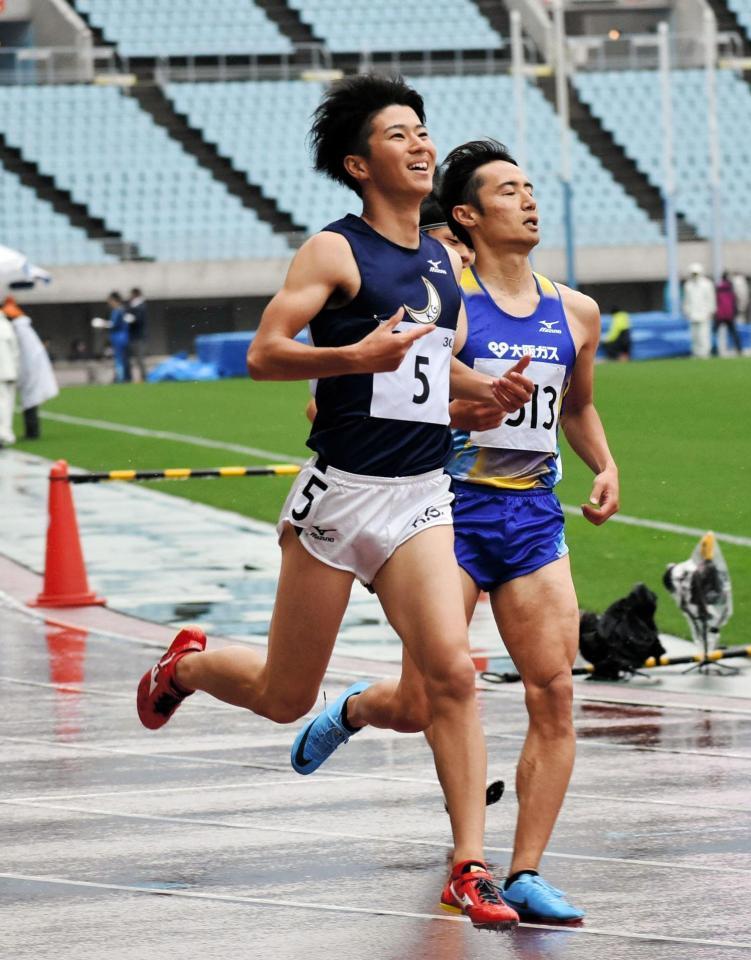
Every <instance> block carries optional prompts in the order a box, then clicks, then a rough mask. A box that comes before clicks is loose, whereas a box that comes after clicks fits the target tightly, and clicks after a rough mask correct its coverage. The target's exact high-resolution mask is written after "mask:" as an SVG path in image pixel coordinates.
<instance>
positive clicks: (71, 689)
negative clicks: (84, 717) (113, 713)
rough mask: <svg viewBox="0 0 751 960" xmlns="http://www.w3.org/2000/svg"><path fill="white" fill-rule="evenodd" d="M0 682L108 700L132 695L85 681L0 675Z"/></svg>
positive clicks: (131, 697)
mask: <svg viewBox="0 0 751 960" xmlns="http://www.w3.org/2000/svg"><path fill="white" fill-rule="evenodd" d="M0 683H10V684H15V685H16V686H19V687H42V688H43V689H45V690H57V691H59V692H60V693H80V694H85V695H86V696H92V697H106V698H107V699H108V700H109V699H110V698H115V699H120V700H132V699H133V695H132V694H130V693H121V692H119V691H117V690H108V689H105V688H104V687H92V686H91V684H90V683H86V684H85V685H84V684H83V683H81V684H78V683H42V681H41V680H18V679H16V677H0Z"/></svg>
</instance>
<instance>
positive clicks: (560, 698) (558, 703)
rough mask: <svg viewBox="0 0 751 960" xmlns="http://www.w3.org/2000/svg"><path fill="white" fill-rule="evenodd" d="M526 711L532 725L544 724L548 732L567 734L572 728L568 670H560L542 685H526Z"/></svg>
mask: <svg viewBox="0 0 751 960" xmlns="http://www.w3.org/2000/svg"><path fill="white" fill-rule="evenodd" d="M525 697H526V703H527V710H528V711H529V717H530V720H531V721H532V722H533V723H540V724H544V726H545V727H546V728H547V729H548V732H549V733H551V734H553V735H555V734H559V735H560V734H562V733H568V732H570V730H571V729H572V727H573V718H572V713H571V707H572V704H573V700H574V684H573V679H572V677H571V672H570V670H561V671H560V672H558V673H556V674H554V675H553V676H552V677H551V678H550V679H549V680H547V681H545V682H543V683H529V682H528V683H527V684H526V690H525Z"/></svg>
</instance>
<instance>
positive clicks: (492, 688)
mask: <svg viewBox="0 0 751 960" xmlns="http://www.w3.org/2000/svg"><path fill="white" fill-rule="evenodd" d="M477 689H478V691H479V692H480V693H500V694H506V695H507V696H515V697H517V698H518V699H521V698H522V697H523V695H524V688H523V687H522V686H521V684H513V683H489V682H488V681H487V680H480V679H479V678H478V682H477ZM715 695H716V694H715ZM735 699H739V700H740V699H745V698H742V697H736V698H735ZM574 700H575V701H576V702H577V703H606V704H610V705H612V706H617V707H639V708H640V709H644V708H645V707H646V708H648V709H649V708H654V709H655V710H686V711H689V712H690V711H693V712H698V713H727V714H729V715H731V716H741V717H751V708H745V709H744V708H743V707H719V706H714V705H713V704H711V705H710V704H701V703H676V702H675V701H674V700H649V701H647V700H629V699H627V698H621V697H612V696H611V697H604V696H603V697H598V696H594V695H592V694H585V693H574Z"/></svg>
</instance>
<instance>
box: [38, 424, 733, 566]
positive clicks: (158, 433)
mask: <svg viewBox="0 0 751 960" xmlns="http://www.w3.org/2000/svg"><path fill="white" fill-rule="evenodd" d="M42 416H43V417H45V418H47V419H48V420H57V421H59V422H60V423H70V424H73V425H75V426H81V427H92V428H94V429H96V430H110V431H112V432H114V433H129V434H131V435H133V436H135V437H152V438H154V439H158V440H176V441H178V442H180V443H187V444H191V445H192V446H195V447H208V448H211V449H213V450H228V451H231V452H232V453H245V454H247V455H248V456H252V457H260V458H262V459H271V460H273V461H276V462H277V463H278V462H281V461H288V462H289V463H298V464H302V463H305V462H306V459H307V458H303V457H291V456H289V455H288V454H286V453H279V452H277V451H274V450H262V449H260V448H258V447H245V446H242V445H241V444H238V443H225V442H222V441H219V440H208V439H207V438H206V437H196V436H193V435H192V434H187V433H171V432H170V431H168V430H149V429H147V428H145V427H134V426H130V425H128V424H125V423H116V422H113V421H111V420H91V419H89V418H87V417H74V416H71V415H70V414H67V413H47V412H44V411H43V412H42ZM562 506H563V511H564V513H568V514H570V515H572V516H581V508H580V507H577V506H574V505H572V504H563V505H562ZM609 522H610V523H625V524H627V525H629V526H632V527H646V528H648V529H650V530H662V531H663V532H665V533H676V534H680V535H682V536H690V537H703V536H704V534H705V533H706V532H707V531H706V530H705V529H700V528H699V527H684V526H682V525H681V524H678V523H665V522H663V521H661V520H644V519H642V518H641V517H630V516H627V515H626V514H622V513H617V514H615V515H614V516H612V517H611V518H610V520H609ZM715 536H716V537H717V539H718V540H721V541H723V542H724V543H732V544H734V545H735V546H738V547H751V537H739V536H736V535H735V534H732V533H715Z"/></svg>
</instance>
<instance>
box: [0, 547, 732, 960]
mask: <svg viewBox="0 0 751 960" xmlns="http://www.w3.org/2000/svg"><path fill="white" fill-rule="evenodd" d="M0 575H2V578H3V582H4V584H5V585H6V586H7V585H8V583H9V582H10V585H11V587H12V589H11V590H10V591H9V593H8V592H6V594H5V598H4V600H3V601H2V602H0V654H1V655H2V668H1V669H0V695H1V696H2V707H3V710H2V717H3V719H2V724H1V725H0V731H1V732H0V759H1V761H2V772H3V776H2V787H1V788H0V807H1V808H2V820H1V821H0V822H1V824H2V826H0V835H2V850H3V858H2V866H1V867H0V917H1V918H2V933H0V938H1V939H2V950H1V951H0V955H1V956H2V957H3V958H6V957H7V958H8V960H27V958H28V960H31V958H34V960H45V958H48V957H49V958H53V957H55V958H64V960H89V958H91V960H93V958H96V960H102V958H106V960H121V958H128V960H130V958H133V960H140V958H152V957H161V958H170V960H183V958H185V960H188V958H190V960H195V958H202V960H214V958H217V960H218V958H222V960H224V958H228V957H247V958H260V957H269V958H274V960H324V958H326V960H329V958H334V960H338V958H341V960H475V958H478V960H479V958H485V957H489V956H492V957H495V958H504V960H505V958H515V960H538V958H552V960H589V958H598V960H600V958H602V957H605V958H612V960H618V958H626V957H628V958H629V960H662V958H670V960H673V958H685V960H715V958H728V960H734V958H749V960H751V908H750V907H749V904H751V801H750V800H749V780H750V779H751V700H746V699H743V698H742V697H737V696H735V697H729V696H720V695H718V694H716V693H706V694H704V695H703V694H701V693H700V692H697V689H693V690H692V691H691V692H685V691H675V690H671V691H666V690H664V689H662V688H656V687H653V686H646V687H632V686H630V685H626V684H620V685H595V684H592V683H589V682H581V683H578V684H577V688H576V691H577V701H576V707H575V716H576V725H577V730H578V735H579V748H578V759H577V766H576V771H575V774H574V778H573V781H572V784H571V789H570V793H569V796H568V799H567V802H566V805H565V807H564V810H563V813H562V816H561V819H560V822H559V825H558V827H557V830H556V833H555V835H554V838H553V841H552V843H551V847H550V851H549V853H548V854H547V856H546V858H545V862H544V874H545V876H546V878H547V879H548V880H550V881H551V882H552V883H554V884H556V885H560V886H563V887H565V889H566V890H567V892H568V893H569V895H570V897H571V899H572V900H573V902H575V903H577V904H580V905H581V906H583V907H584V908H585V909H586V910H587V920H586V923H585V925H584V926H583V927H582V928H580V929H575V930H558V929H546V928H535V927H530V926H522V927H520V928H519V929H518V930H516V931H515V932H513V933H503V934H502V933H487V932H480V931H477V930H475V929H474V928H472V926H471V925H470V924H469V923H468V922H466V921H465V920H463V919H461V918H455V917H451V916H449V915H447V914H443V913H441V912H440V911H439V910H438V908H437V903H438V898H439V896H440V891H441V888H442V885H443V883H444V880H445V876H446V870H447V856H448V854H449V851H450V836H449V830H448V818H447V817H446V815H445V813H444V810H443V804H442V798H441V794H440V790H439V788H438V785H437V783H436V779H435V774H434V771H433V767H432V763H431V757H430V754H429V752H428V750H427V748H426V746H425V744H424V742H423V740H422V737H421V736H404V735H396V734H390V733H388V732H383V731H372V730H368V731H366V732H365V733H363V734H362V735H361V736H359V737H358V738H356V739H355V740H353V741H352V742H351V743H350V744H349V745H348V746H347V747H345V748H343V749H342V750H341V751H339V752H338V753H337V754H336V756H335V757H334V758H333V759H332V761H331V762H330V764H328V766H327V768H326V769H324V770H321V771H320V772H319V773H317V774H315V775H313V776H311V777H309V778H304V777H300V776H297V775H296V774H295V773H294V772H293V771H292V769H291V767H290V766H289V759H288V756H289V746H290V743H291V741H292V739H293V736H294V731H295V729H296V727H297V725H294V726H291V727H274V726H273V725H272V724H270V723H268V722H266V721H263V720H260V719H258V718H255V717H254V716H252V715H250V714H246V713H244V712H242V711H240V710H237V709H234V708H232V707H228V706H224V705H222V704H219V703H217V702H216V701H212V700H211V699H210V698H209V697H207V696H204V695H202V694H197V695H196V696H195V697H193V698H192V699H191V700H189V701H187V703H186V704H185V706H184V707H183V708H181V709H180V710H179V711H178V713H177V714H176V715H175V717H174V718H173V720H172V722H171V723H170V724H169V725H168V726H167V727H165V728H164V729H163V730H162V731H160V732H159V733H151V732H149V731H147V730H145V729H143V728H142V727H141V726H140V724H139V722H138V719H137V717H136V713H135V708H134V694H135V686H136V683H137V681H138V679H139V677H140V676H141V674H142V672H143V671H144V670H145V669H146V668H147V667H148V666H149V665H150V664H151V663H152V662H153V661H154V659H155V653H156V652H157V651H158V650H159V649H161V648H162V647H163V645H164V639H165V637H169V636H170V635H171V631H170V630H168V629H167V628H163V627H158V626H155V625H150V624H147V623H144V622H138V621H134V620H133V619H132V618H126V617H123V616H121V615H119V614H115V613H111V612H109V611H106V610H94V609H89V610H85V611H72V612H66V611H58V612H56V613H55V614H54V616H55V617H59V618H60V619H59V622H60V623H64V622H70V623H71V624H77V625H78V626H79V627H84V628H86V629H75V630H74V629H66V628H64V627H62V626H60V625H57V626H55V625H49V624H45V623H44V622H43V620H42V619H41V618H40V615H39V614H38V613H37V614H35V615H33V614H30V613H29V612H26V611H24V610H23V609H22V608H21V606H20V605H18V604H17V603H16V602H14V601H13V600H12V599H11V598H10V595H13V594H14V593H15V594H16V595H17V596H21V595H22V594H23V593H24V591H26V593H29V591H31V592H30V593H29V595H33V592H34V588H35V586H36V581H35V579H34V575H32V574H30V573H28V572H27V571H24V570H21V569H20V568H17V567H14V566H12V565H9V564H7V563H6V564H5V565H4V566H3V565H2V564H0ZM9 594H10V595H9ZM393 669H394V667H393V666H392V665H390V664H384V663H382V662H381V663H377V662H374V661H373V662H369V661H366V660H355V659H348V658H346V657H343V656H342V657H337V658H335V660H334V662H333V663H332V672H331V674H330V676H329V678H328V680H327V683H326V690H327V694H328V695H329V696H330V697H333V696H335V695H336V694H337V693H338V692H339V691H340V690H341V689H342V687H343V686H344V685H346V684H348V683H350V682H351V681H352V680H353V679H354V678H356V677H359V676H368V675H376V674H377V675H383V674H384V673H385V672H388V671H390V670H393ZM716 687H717V685H716V684H715V689H716ZM480 699H481V704H482V710H483V715H484V720H485V726H486V729H487V731H488V740H489V753H490V772H491V774H492V775H493V776H495V777H501V778H503V779H504V780H505V781H506V784H507V792H506V796H505V797H504V798H503V800H502V801H501V802H500V803H499V804H497V805H496V806H494V807H492V808H490V809H489V812H488V823H487V853H488V857H489V859H490V860H491V862H492V864H493V866H494V868H495V869H496V871H497V873H498V875H499V876H500V875H502V874H503V871H504V869H505V867H506V866H507V864H508V858H509V847H510V843H511V838H512V831H513V824H514V815H515V798H514V793H513V787H512V784H513V777H514V767H515V761H516V757H517V754H518V751H519V749H520V746H521V742H522V739H523V736H524V730H525V712H524V707H523V701H522V697H521V690H520V689H519V688H518V687H516V686H507V687H490V686H488V685H485V686H484V687H483V688H482V690H481V692H480Z"/></svg>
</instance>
